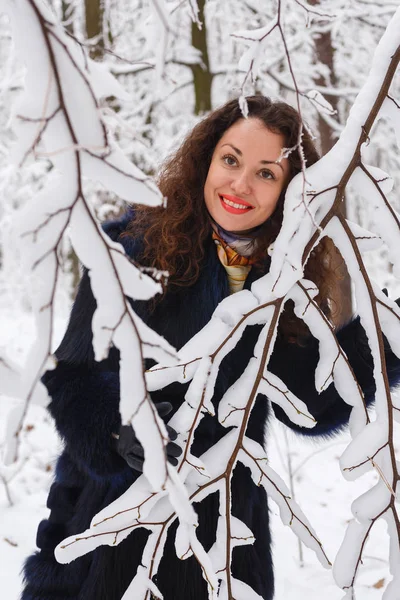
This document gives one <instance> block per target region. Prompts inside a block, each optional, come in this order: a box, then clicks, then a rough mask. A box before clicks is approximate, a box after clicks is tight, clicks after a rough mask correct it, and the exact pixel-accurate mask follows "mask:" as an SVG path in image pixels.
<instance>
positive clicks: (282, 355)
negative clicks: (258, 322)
mask: <svg viewBox="0 0 400 600" xmlns="http://www.w3.org/2000/svg"><path fill="white" fill-rule="evenodd" d="M247 100H248V106H249V118H248V119H243V117H242V114H241V111H240V109H239V106H238V103H237V101H236V100H234V101H231V102H228V103H227V104H226V105H225V106H223V107H222V108H220V109H218V110H216V111H215V112H213V113H211V114H210V115H209V116H208V117H207V118H205V119H204V120H203V121H202V122H200V123H199V124H198V125H197V126H196V127H195V128H194V130H193V131H192V132H191V133H190V134H189V136H188V137H187V138H186V140H185V141H184V143H183V144H182V146H181V147H180V148H179V150H178V151H177V152H176V154H175V155H174V156H173V157H172V158H170V159H169V160H168V161H167V163H166V164H165V166H164V168H163V170H162V172H161V175H160V178H159V187H160V189H161V191H162V193H163V194H164V195H165V196H166V197H167V198H168V206H167V209H161V208H157V209H153V208H152V209H150V208H144V207H141V208H137V209H136V210H135V211H134V212H132V211H131V212H129V213H127V214H126V215H125V216H124V217H123V218H122V219H121V220H119V221H114V222H112V223H108V224H106V225H105V226H104V229H105V231H106V232H107V234H108V235H109V236H110V237H111V239H113V240H117V241H119V242H121V243H122V244H123V245H124V247H125V250H126V252H127V253H128V255H129V256H131V257H132V258H135V260H138V261H139V262H141V263H142V264H144V265H147V266H151V267H157V268H159V269H163V270H167V271H169V274H170V277H169V282H168V285H167V287H166V290H165V291H164V294H163V295H161V296H160V297H158V298H155V299H154V300H152V301H150V302H147V303H146V302H142V301H140V302H139V301H135V302H133V306H134V308H135V310H136V311H137V313H138V314H139V315H140V317H141V318H142V319H144V320H145V322H146V323H147V324H148V325H150V327H152V328H153V329H154V330H155V331H157V332H158V333H159V334H161V335H163V336H164V337H165V338H166V339H167V340H168V341H169V342H170V343H171V344H172V345H174V346H175V347H177V348H180V347H181V346H183V344H185V343H186V342H187V341H188V340H189V339H190V338H191V337H192V336H193V335H195V334H196V333H197V332H198V331H199V330H200V329H201V328H202V327H203V326H204V325H205V324H206V323H207V322H208V320H209V319H210V317H211V315H212V313H213V311H214V309H215V308H216V306H217V305H218V303H219V302H220V301H221V300H222V299H223V298H224V297H226V296H227V295H229V294H230V293H234V292H236V291H238V290H240V289H242V288H243V287H245V288H249V287H250V286H251V283H252V282H253V281H254V280H255V279H257V278H258V277H260V276H261V275H262V274H263V273H265V272H266V271H268V268H269V258H268V255H267V253H266V250H267V248H268V246H269V245H270V244H271V242H272V241H273V240H274V239H275V237H276V235H277V233H278V231H279V228H280V225H281V223H282V212H283V199H284V194H285V190H286V187H287V185H288V183H289V181H290V180H291V178H292V177H293V176H294V175H295V174H296V173H297V172H299V170H300V168H301V161H300V156H299V153H298V151H297V150H293V151H292V152H291V153H290V154H289V155H288V156H287V157H283V152H282V151H283V149H284V148H292V147H294V146H296V144H297V139H298V131H299V127H300V120H299V115H298V113H297V112H296V111H295V110H294V109H293V108H291V107H290V106H288V105H286V104H284V103H281V102H276V103H273V102H271V101H270V100H269V99H268V98H264V97H261V96H254V97H250V98H248V99H247ZM303 152H304V156H305V158H306V161H307V165H311V164H313V163H314V162H316V160H317V159H318V155H317V152H316V150H315V148H314V146H313V143H312V140H311V138H310V136H309V134H308V133H307V131H304V134H303ZM331 257H332V248H331V246H329V244H328V242H327V241H322V242H321V243H320V244H319V246H318V248H317V249H316V250H315V251H314V252H313V254H312V256H311V257H310V259H309V262H308V264H307V268H306V273H305V275H306V277H307V278H309V279H312V280H313V281H314V282H315V283H316V284H317V285H318V287H319V290H320V293H319V296H318V297H317V301H318V303H319V305H320V306H321V308H322V310H323V311H324V312H325V314H326V315H327V316H332V315H331V311H332V306H333V301H332V293H333V291H334V288H335V282H336V275H335V271H334V269H333V267H332V266H331ZM95 306H96V302H95V300H94V297H93V295H92V293H91V289H90V283H89V277H88V274H87V273H86V272H85V273H84V275H83V278H82V281H81V284H80V288H79V292H78V295H77V298H76V301H75V304H74V307H73V310H72V314H71V319H70V323H69V325H68V329H67V332H66V334H65V337H64V339H63V341H62V343H61V345H60V347H59V349H58V350H57V352H56V355H57V358H58V365H57V368H56V369H55V370H54V371H51V372H48V373H46V375H45V377H44V381H45V383H46V385H47V387H48V390H49V394H50V396H51V398H52V400H51V404H50V406H49V409H50V412H51V414H52V415H53V417H54V419H55V421H56V425H57V428H58V431H59V433H60V435H61V437H62V438H63V440H64V444H65V447H64V451H63V453H62V454H61V456H60V458H59V460H58V463H57V469H56V477H55V483H54V484H53V486H52V488H51V491H50V494H49V498H48V507H49V508H50V509H51V513H50V516H49V518H48V519H46V520H45V521H43V522H42V523H41V524H40V526H39V530H38V536H37V545H38V547H39V549H40V550H39V552H37V553H36V554H34V555H33V556H31V557H30V558H29V559H28V560H27V562H26V565H25V581H26V585H25V589H24V592H23V595H22V599H23V600H67V598H68V599H74V600H119V599H120V598H121V597H122V595H123V593H124V592H125V590H126V588H127V586H128V585H129V583H130V581H131V579H132V578H133V576H134V575H135V573H136V569H137V566H138V565H139V564H140V557H141V553H142V549H143V545H144V543H145V541H146V539H147V535H148V534H147V533H146V532H145V531H142V530H135V532H133V533H132V534H131V535H130V536H129V537H128V538H127V539H126V540H125V541H124V542H122V543H121V544H120V545H119V546H117V547H116V548H109V547H100V548H98V549H97V550H95V551H94V552H92V553H91V554H89V555H86V556H83V557H82V558H79V559H77V560H76V561H74V562H73V563H71V564H70V565H59V564H57V562H56V561H55V559H54V556H53V551H54V548H55V546H56V545H57V544H58V543H59V542H60V541H61V540H62V539H64V538H65V537H67V536H70V535H72V534H74V533H79V532H82V531H83V530H85V529H86V528H87V527H88V526H89V523H90V521H91V518H92V517H93V515H94V514H95V513H97V512H98V511H99V510H101V509H102V508H103V507H105V506H106V505H108V504H109V503H110V502H111V501H112V500H114V499H115V498H117V497H118V496H120V495H121V494H122V493H123V492H124V491H125V490H126V489H127V488H128V487H129V486H130V485H131V483H132V482H133V481H134V480H135V479H136V478H137V477H138V475H139V473H140V470H141V467H142V452H141V447H140V444H138V442H137V440H136V438H135V436H134V434H133V432H132V430H131V428H121V427H120V416H119V411H118V402H119V378H118V358H119V357H118V351H117V350H116V349H115V348H112V349H111V351H110V355H109V357H108V358H107V359H106V360H104V361H102V362H101V363H96V362H95V361H94V356H93V350H92V345H91V340H92V333H91V319H92V315H93V312H94V310H95ZM259 331H260V327H259V326H252V327H248V328H247V329H246V331H245V332H244V335H243V337H242V338H241V340H240V341H239V343H238V345H237V346H236V348H235V349H234V350H233V351H232V352H231V353H230V354H229V355H228V356H227V357H226V358H225V359H224V361H223V362H222V364H221V368H220V372H219V376H218V379H217V383H216V387H215V393H214V397H213V402H214V405H215V406H216V407H217V406H218V403H219V401H220V399H221V397H222V396H223V394H224V392H225V391H226V390H227V388H228V387H229V386H230V385H232V383H233V382H234V381H235V380H236V379H237V378H238V377H239V376H240V375H241V373H242V372H243V370H244V368H245V367H246V365H247V363H248V360H249V359H250V357H251V356H252V354H253V348H254V345H255V342H256V340H257V337H258V334H259ZM338 338H339V341H340V343H341V344H342V346H343V348H344V350H345V352H346V354H347V356H348V358H349V360H350V363H351V365H352V367H353V370H354V372H355V374H356V376H357V378H358V380H359V383H360V385H361V387H362V389H363V391H364V393H365V395H366V399H367V401H368V402H369V401H371V399H372V397H373V394H374V391H375V387H374V381H373V378H372V360H371V356H370V354H369V350H368V345H367V344H366V343H365V335H364V333H363V330H362V328H361V326H360V324H359V322H358V321H357V320H356V321H353V322H352V323H350V324H349V325H347V326H346V327H344V328H343V329H342V330H341V331H339V333H338ZM317 360H318V345H317V343H316V341H315V339H314V338H312V337H311V336H310V335H309V334H308V332H307V330H306V328H305V326H304V325H303V324H302V323H301V322H300V321H298V320H297V319H296V317H295V316H294V313H293V309H292V307H290V306H287V308H286V310H285V311H284V313H283V315H282V318H281V321H280V325H279V334H278V337H277V341H276V344H275V349H274V353H273V355H272V358H271V361H270V363H269V369H270V370H271V371H272V372H273V373H275V374H276V375H278V376H279V377H280V378H281V379H282V380H283V381H284V382H285V383H286V384H287V386H288V387H289V389H290V390H291V391H292V392H294V393H295V394H296V395H297V396H298V397H299V398H300V399H302V400H303V401H304V402H305V403H306V404H307V406H308V409H309V410H310V412H311V413H312V414H313V415H314V416H315V418H316V420H317V425H316V427H315V428H314V429H311V430H308V429H307V430H303V429H302V428H300V427H298V426H296V425H294V424H293V423H291V422H290V421H288V419H287V418H286V416H285V414H284V413H283V412H282V410H281V409H279V407H276V406H273V409H274V411H275V414H276V416H277V417H278V418H279V419H280V420H281V421H283V422H285V423H286V424H287V425H288V426H289V427H291V428H292V429H295V430H298V431H299V432H301V433H303V434H306V435H326V434H330V433H333V432H335V431H337V430H339V429H341V428H342V427H343V425H345V424H346V423H347V420H348V417H349V406H348V405H347V404H345V403H344V402H343V401H342V400H341V398H340V397H339V396H338V394H337V392H336V390H335V388H334V387H333V385H331V386H330V387H329V388H328V389H327V390H326V391H324V392H323V393H321V394H320V395H319V394H317V392H316V391H315V386H314V372H315V367H316V364H317ZM387 363H388V373H389V378H390V382H391V384H395V383H397V381H398V379H399V376H400V366H399V361H398V359H397V358H396V357H395V356H394V355H393V354H392V353H391V352H390V350H388V351H387ZM149 364H150V363H149ZM148 366H149V365H148ZM186 389H187V386H182V385H180V384H172V385H170V386H168V387H166V388H164V389H163V390H160V391H157V392H155V393H153V394H152V398H153V400H154V402H155V403H156V405H157V408H158V410H159V413H160V415H161V416H162V417H166V416H168V418H169V417H170V416H172V414H173V413H174V412H175V411H176V410H177V408H178V407H179V406H180V405H181V403H182V402H183V398H184V394H185V392H186ZM269 413H270V408H269V403H268V402H267V400H266V398H265V397H263V396H261V395H259V396H258V398H257V401H256V404H255V407H254V409H253V412H252V415H251V418H250V421H249V426H248V430H247V435H248V436H249V437H251V438H253V439H254V440H256V441H257V442H259V443H264V433H265V423H266V422H267V420H268V416H269ZM225 433H226V429H224V428H223V427H222V426H221V425H220V424H219V423H218V420H217V419H216V418H212V417H210V416H205V417H204V418H203V420H202V422H201V424H200V426H199V428H198V431H197V433H196V436H195V440H194V444H193V447H192V451H193V453H194V454H195V455H201V454H202V453H203V452H204V451H205V450H207V449H208V448H209V447H210V446H211V445H213V444H214V443H215V442H216V441H218V440H219V439H220V438H221V437H222V436H223V435H224V434H225ZM174 436H175V432H174V431H173V430H170V437H171V443H170V444H169V446H168V449H167V450H168V458H169V460H170V461H171V462H172V463H176V457H177V456H178V455H179V453H180V449H179V447H177V445H176V444H174V443H173V439H174ZM118 437H119V440H118V441H116V438H118ZM232 493H233V503H232V513H233V515H234V516H236V517H238V518H239V519H241V520H242V521H244V523H246V525H247V526H248V527H249V528H250V529H251V530H252V531H253V533H254V534H255V536H256V541H255V543H254V544H253V545H250V546H239V547H237V548H235V550H234V553H233V563H232V572H233V575H234V576H235V577H236V578H237V579H239V580H241V581H244V582H245V583H247V584H248V585H250V586H251V587H252V588H253V589H254V591H255V592H257V593H258V594H259V595H260V596H261V597H262V598H263V599H264V600H270V599H272V597H273V592H274V584H273V572H272V559H271V551H270V534H269V526H268V505H267V498H266V494H265V492H264V490H263V489H262V488H260V487H257V486H255V485H254V484H253V482H252V480H251V477H250V474H249V470H248V469H246V468H245V467H243V466H242V465H241V464H238V466H237V467H236V469H235V471H234V476H233V479H232ZM195 508H196V510H197V511H198V513H199V527H198V537H199V539H200V541H201V542H202V543H203V545H204V546H205V548H206V550H208V549H209V548H210V547H211V545H212V544H213V542H214V540H215V529H216V520H217V516H218V498H217V497H216V495H215V494H214V495H211V496H209V497H208V498H206V499H205V500H204V501H203V502H202V503H201V504H200V505H195ZM174 531H175V527H174V526H172V527H171V530H170V535H169V537H168V540H167V544H166V549H165V553H164V558H163V560H162V561H161V564H160V567H159V570H158V575H157V584H158V586H159V589H160V591H161V592H162V593H163V594H164V598H165V600H206V598H207V592H206V585H205V582H204V580H203V578H202V576H201V572H200V568H199V567H198V565H197V563H196V561H195V559H194V558H189V559H187V560H185V561H180V560H178V559H177V558H176V555H175V549H174Z"/></svg>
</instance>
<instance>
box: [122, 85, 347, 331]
mask: <svg viewBox="0 0 400 600" xmlns="http://www.w3.org/2000/svg"><path fill="white" fill-rule="evenodd" d="M247 104H248V108H249V117H251V118H257V119H259V120H260V121H262V122H263V123H264V124H265V126H266V127H267V128H268V129H269V130H271V131H272V132H274V133H280V134H282V135H283V137H284V141H285V147H286V148H295V149H294V150H293V151H292V152H290V154H289V156H288V161H289V166H290V171H289V177H288V179H287V182H286V185H285V187H284V189H283V190H282V192H281V194H280V197H279V199H278V202H277V206H276V208H275V211H274V213H273V214H272V215H271V216H270V217H269V219H268V220H267V221H266V222H265V224H264V226H263V227H261V228H260V230H259V232H258V236H257V256H256V258H257V259H258V262H259V264H260V265H261V264H262V263H263V262H265V256H266V251H267V248H268V246H269V245H270V244H271V243H272V242H273V241H274V240H275V238H276V236H277V235H278V233H279V230H280V227H281V225H282V219H283V203H284V197H285V192H286V188H287V185H288V183H289V181H290V180H291V179H292V178H293V177H294V176H295V175H296V173H298V172H300V171H301V166H302V159H301V155H300V152H299V148H298V137H299V130H300V127H302V123H301V119H300V116H299V113H298V112H297V111H296V110H295V109H294V108H292V107H291V106H290V105H288V104H286V103H285V102H273V101H271V100H270V99H269V98H267V97H265V96H250V97H247ZM242 118H243V114H242V112H241V109H240V107H239V103H238V100H237V99H236V100H231V101H230V102H227V103H226V104H225V105H224V106H222V107H221V108H218V109H217V110H215V111H213V112H212V113H210V114H209V115H208V116H207V117H206V118H204V119H203V120H202V121H200V122H199V123H198V124H197V125H196V126H195V127H194V129H193V130H192V131H191V132H190V133H189V134H188V135H187V137H186V138H185V140H184V141H183V143H182V145H181V146H180V147H179V148H178V150H177V151H176V152H175V153H174V154H173V155H172V156H170V157H169V158H168V159H167V160H166V161H165V163H164V165H163V166H162V168H161V171H160V174H159V177H158V182H157V183H158V186H159V188H160V190H161V192H162V194H163V195H164V196H165V197H166V198H167V208H166V209H165V208H162V207H156V208H149V207H144V206H140V207H139V208H138V209H136V211H135V216H134V218H133V220H132V222H131V223H130V225H129V227H128V230H127V232H126V233H125V235H133V236H135V237H136V236H141V237H142V238H143V241H144V244H143V251H142V255H141V256H140V257H138V259H139V260H140V261H141V262H142V263H143V264H145V265H146V266H151V267H156V268H157V269H161V270H163V271H168V273H169V278H168V288H169V289H174V288H178V287H182V286H190V285H193V283H195V281H196V280H197V278H198V277H199V273H200V269H201V265H202V260H203V258H204V252H205V242H206V240H208V238H209V236H210V235H211V225H210V218H209V215H208V212H207V209H206V206H205V202H204V184H205V181H206V178H207V174H208V170H209V167H210V163H211V159H212V155H213V152H214V149H215V147H216V145H217V143H218V142H219V140H220V139H221V137H222V136H223V134H224V133H225V132H226V131H227V129H229V128H230V127H231V126H232V125H233V124H234V123H236V121H238V120H240V119H242ZM302 152H303V156H304V159H305V161H306V165H307V166H310V165H312V164H314V163H315V162H316V161H317V160H318V159H319V155H318V152H317V150H316V148H315V146H314V143H313V141H312V139H311V136H310V134H309V133H308V131H307V130H306V129H305V128H304V127H303V128H302ZM332 254H333V245H332V243H331V242H330V240H328V239H327V238H324V239H323V240H322V241H321V242H320V243H319V245H318V246H317V248H315V249H314V250H313V252H312V253H311V256H310V258H309V260H308V262H307V265H306V268H305V277H307V278H308V279H311V280H312V281H314V283H316V285H317V286H318V288H319V295H318V296H317V298H316V301H317V302H318V304H319V305H320V307H321V308H322V309H323V311H324V312H325V314H327V315H330V312H331V308H332V297H331V290H332V289H333V288H334V284H335V282H336V280H337V275H336V269H334V268H333V266H332V260H331V258H332ZM263 259H264V260H263ZM281 326H282V329H283V331H284V333H285V335H286V336H287V337H290V338H294V339H297V338H300V337H302V335H304V334H305V333H306V331H305V326H304V324H303V323H302V322H301V321H300V320H299V319H296V317H295V316H294V313H293V310H292V309H291V308H290V307H289V310H285V312H284V313H283V315H282V318H281Z"/></svg>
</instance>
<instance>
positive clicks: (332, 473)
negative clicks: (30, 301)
mask: <svg viewBox="0 0 400 600" xmlns="http://www.w3.org/2000/svg"><path fill="white" fill-rule="evenodd" d="M11 317H12V315H11V314H7V312H5V311H2V313H1V316H0V331H1V344H4V345H6V346H7V349H8V350H10V351H11V354H12V355H13V356H14V357H15V358H17V357H18V356H19V357H22V356H24V354H25V352H26V348H27V344H26V340H27V339H29V338H31V336H32V332H33V326H32V323H31V321H30V319H29V317H28V316H27V317H26V318H20V319H19V320H18V323H15V322H14V321H13V319H12V318H11ZM59 329H60V331H61V329H62V323H60V324H59ZM16 331H17V335H16ZM6 409H7V410H8V404H7V401H5V400H2V402H1V403H0V423H1V426H2V427H4V416H5V412H6ZM2 435H3V431H0V436H2ZM1 439H2V438H1V437H0V440H1ZM347 441H348V438H347V436H345V435H343V436H340V437H337V438H335V439H333V440H330V441H328V442H326V441H325V442H322V443H321V442H318V443H317V442H315V441H310V440H306V441H303V440H299V438H298V436H295V435H294V434H292V433H291V432H289V434H288V435H286V436H285V434H284V428H283V427H282V426H281V425H280V424H275V425H274V426H273V428H272V431H271V435H270V439H269V457H270V461H271V466H272V467H273V468H275V469H276V470H277V471H278V472H279V473H280V474H281V475H282V477H283V478H284V479H285V481H286V482H287V483H288V484H289V476H288V456H289V455H290V458H291V463H292V464H291V469H292V473H293V483H294V492H295V496H296V499H297V501H298V502H299V504H300V506H301V507H302V509H303V511H304V512H305V514H306V515H307V516H308V518H309V519H310V520H311V523H312V525H313V526H314V528H315V529H316V531H317V533H318V534H319V536H320V538H321V540H322V542H323V544H324V547H325V550H326V552H327V554H328V556H329V558H330V559H331V560H332V559H333V558H334V556H335V553H336V552H337V549H338V548H339V546H340V543H341V541H342V538H343V535H344V532H345V528H346V525H347V523H348V521H349V519H350V518H351V512H350V506H351V502H352V500H353V499H354V498H356V497H357V496H358V495H360V493H362V491H363V490H364V489H366V487H367V486H368V485H371V483H372V482H374V481H376V479H377V475H376V474H375V473H369V474H367V475H366V476H365V477H364V478H363V479H362V480H361V481H358V482H354V483H348V482H345V481H344V480H343V478H342V477H341V474H340V471H339V464H338V458H339V456H340V454H341V452H342V451H343V450H344V448H345V445H346V442H347ZM57 452H58V440H57V436H56V434H55V431H54V428H53V425H52V423H51V420H50V419H49V417H48V416H47V415H46V413H45V411H44V410H42V409H39V408H34V409H32V410H31V411H30V413H29V415H28V419H27V421H26V426H25V430H24V433H23V448H22V455H21V460H20V461H19V463H18V464H17V465H16V467H12V468H11V469H10V470H8V471H7V470H6V471H5V470H4V468H3V469H2V470H0V475H1V478H2V480H3V483H2V481H1V480H0V555H1V561H0V581H1V593H0V595H1V598H2V599H3V598H4V600H17V599H18V598H19V593H20V589H21V582H20V571H21V567H22V563H23V560H24V558H25V557H26V556H27V555H28V554H29V553H31V552H32V551H33V550H34V548H35V533H36V527H37V524H38V522H39V521H40V519H42V518H44V517H45V516H46V515H47V509H46V507H45V504H46V496H47V490H48V487H49V485H50V483H51V479H52V475H53V468H54V461H55V458H56V456H57ZM5 480H6V481H9V483H8V484H7V486H6V485H5V484H4V481H5ZM11 503H12V505H11ZM270 508H271V516H272V523H273V537H274V562H275V572H276V596H275V597H276V599H277V600H321V597H322V595H323V598H324V600H339V599H342V598H343V592H342V591H341V590H339V589H338V588H337V587H336V586H335V583H334V581H333V578H332V573H331V571H329V570H325V569H324V568H323V567H322V566H321V565H320V564H319V563H318V561H317V560H316V559H315V557H314V555H313V554H312V553H311V552H310V551H308V550H307V549H306V548H304V547H303V548H302V552H303V556H304V559H303V566H300V560H299V552H300V550H299V544H298V541H297V538H296V537H295V536H294V534H293V533H292V531H291V530H290V528H289V527H284V526H283V525H282V523H281V522H280V519H279V514H278V509H277V507H276V506H275V505H274V504H272V503H271V507H270ZM387 548H388V538H387V534H386V528H385V526H383V525H382V526H379V527H378V526H377V527H376V529H375V530H374V531H373V535H372V537H371V539H370V541H369V543H368V544H367V547H366V549H365V559H364V564H363V567H362V569H361V572H360V576H359V579H358V595H357V598H359V599H360V600H378V599H380V598H382V594H383V591H384V588H385V587H386V583H387V582H388V580H389V572H388V565H387ZM399 598H400V593H399Z"/></svg>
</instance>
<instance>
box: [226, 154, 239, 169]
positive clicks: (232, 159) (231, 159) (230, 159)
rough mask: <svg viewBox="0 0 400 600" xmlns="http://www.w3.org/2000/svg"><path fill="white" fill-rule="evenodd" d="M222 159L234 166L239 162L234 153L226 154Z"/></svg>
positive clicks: (229, 165)
mask: <svg viewBox="0 0 400 600" xmlns="http://www.w3.org/2000/svg"><path fill="white" fill-rule="evenodd" d="M222 160H223V161H224V163H225V164H226V165H228V167H234V166H235V165H236V164H237V159H236V157H235V156H232V154H225V155H224V156H223V157H222Z"/></svg>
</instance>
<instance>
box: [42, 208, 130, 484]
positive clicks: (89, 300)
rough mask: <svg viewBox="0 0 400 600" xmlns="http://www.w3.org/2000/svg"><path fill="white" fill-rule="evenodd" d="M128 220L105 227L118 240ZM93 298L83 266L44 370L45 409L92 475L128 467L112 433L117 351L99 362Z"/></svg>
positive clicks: (82, 466) (116, 420)
mask: <svg viewBox="0 0 400 600" xmlns="http://www.w3.org/2000/svg"><path fill="white" fill-rule="evenodd" d="M127 222H128V219H127V217H126V216H125V217H124V218H123V219H122V220H121V221H115V222H112V223H109V224H106V226H105V227H104V229H105V231H106V233H108V235H109V236H110V237H111V238H112V239H113V240H117V241H119V240H118V236H119V234H120V233H121V232H122V231H123V230H124V229H125V227H126V224H127ZM95 309H96V300H95V298H94V296H93V293H92V290H91V287H90V278H89V274H88V272H87V270H86V269H85V270H84V272H83V276H82V279H81V282H80V285H79V289H78V293H77V296H76V299H75V302H74V305H73V308H72V311H71V316H70V321H69V324H68V327H67V331H66V333H65V336H64V338H63V340H62V342H61V344H60V346H59V348H58V349H57V350H56V353H55V354H56V357H57V360H58V364H57V367H56V368H55V369H54V370H53V371H47V373H45V375H44V376H43V383H44V384H45V385H46V387H47V389H48V392H49V395H50V396H51V402H50V405H49V410H50V413H51V414H52V416H53V417H54V419H55V422H56V426H57V429H58V431H59V433H60V435H61V437H62V439H63V441H64V443H65V446H66V449H67V451H68V453H69V455H70V456H71V458H72V459H73V460H74V461H75V462H76V463H77V464H78V466H79V467H80V469H81V470H83V471H85V472H87V473H89V474H90V475H91V477H93V478H96V477H100V478H102V477H105V476H106V477H107V476H111V475H114V474H116V473H118V472H121V471H122V470H124V469H125V468H126V463H125V461H124V460H123V459H122V458H121V457H120V456H119V455H118V454H117V453H116V452H115V451H114V450H113V443H114V442H113V437H112V433H114V432H117V431H118V429H119V426H120V423H121V419H120V414H119V353H118V351H117V349H116V348H111V350H110V354H109V356H108V358H107V359H105V360H104V361H102V362H100V363H98V362H96V361H95V360H94V353H93V348H92V337H93V335H92V327H91V324H92V318H93V313H94V311H95Z"/></svg>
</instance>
